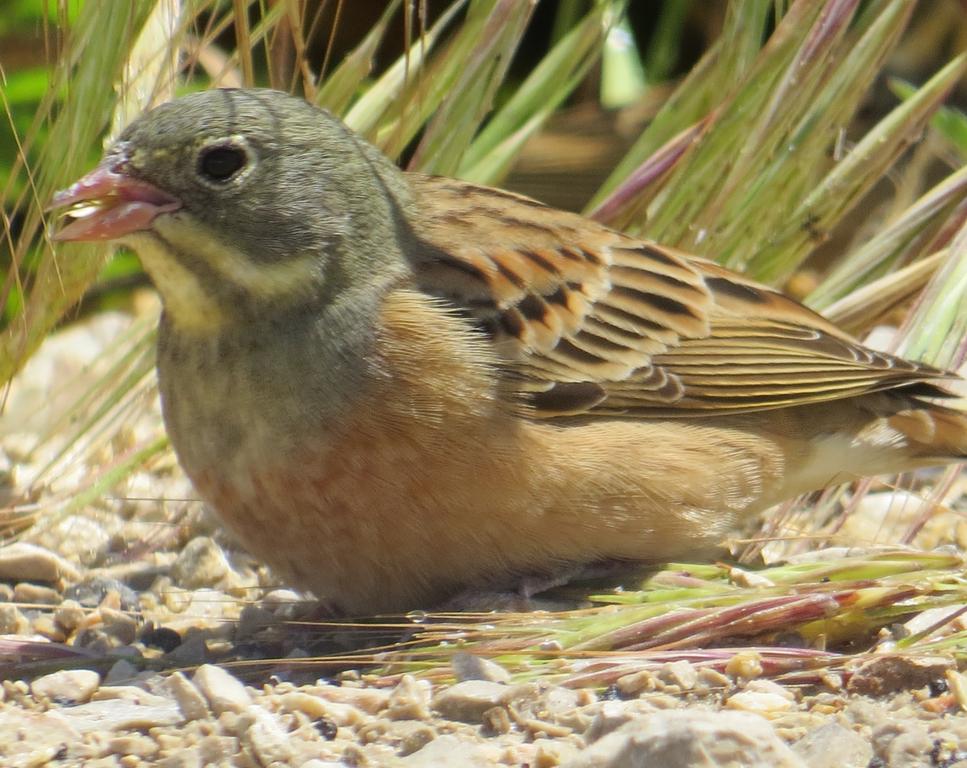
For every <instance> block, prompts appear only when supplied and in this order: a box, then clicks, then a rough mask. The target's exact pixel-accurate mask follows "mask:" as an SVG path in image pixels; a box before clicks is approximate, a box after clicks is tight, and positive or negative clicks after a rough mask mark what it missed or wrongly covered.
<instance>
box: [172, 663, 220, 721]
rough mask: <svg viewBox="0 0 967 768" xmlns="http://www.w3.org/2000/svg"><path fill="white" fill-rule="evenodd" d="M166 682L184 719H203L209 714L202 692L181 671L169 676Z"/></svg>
mask: <svg viewBox="0 0 967 768" xmlns="http://www.w3.org/2000/svg"><path fill="white" fill-rule="evenodd" d="M167 684H168V690H169V691H171V695H172V696H174V697H175V701H176V702H178V708H179V709H180V710H181V714H182V715H184V716H185V719H186V720H203V719H205V718H207V717H208V716H209V714H210V713H209V710H208V702H207V701H206V700H205V697H204V696H203V695H202V692H201V691H199V690H198V688H197V686H195V684H194V683H192V682H191V681H190V680H189V679H188V678H187V677H185V675H184V674H183V673H181V672H175V673H174V674H172V675H171V676H169V677H168V680H167Z"/></svg>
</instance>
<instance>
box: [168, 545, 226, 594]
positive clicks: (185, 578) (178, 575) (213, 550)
mask: <svg viewBox="0 0 967 768" xmlns="http://www.w3.org/2000/svg"><path fill="white" fill-rule="evenodd" d="M231 570H232V566H231V565H229V562H228V558H226V557H225V553H224V552H222V548H221V547H220V546H218V544H216V543H215V542H214V541H213V540H212V539H210V538H209V537H208V536H197V537H195V538H194V539H192V540H191V541H189V542H188V543H187V544H186V545H185V548H184V549H183V550H181V552H180V553H179V555H178V559H177V560H175V562H174V564H173V565H172V566H171V578H173V579H174V580H175V582H176V583H177V584H178V585H179V586H181V587H184V588H185V589H199V588H201V587H214V586H216V585H218V584H219V583H220V582H221V581H222V579H224V578H225V577H226V576H228V574H229V573H230V572H231Z"/></svg>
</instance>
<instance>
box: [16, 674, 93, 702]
mask: <svg viewBox="0 0 967 768" xmlns="http://www.w3.org/2000/svg"><path fill="white" fill-rule="evenodd" d="M100 684H101V676H100V675H99V674H97V672H94V671H93V670H90V669H64V670H61V671H60V672H52V673H51V674H49V675H44V676H43V677H38V678H37V679H36V680H34V681H33V682H32V683H31V684H30V692H31V693H32V694H33V695H34V696H37V697H44V698H46V699H48V700H50V701H54V702H57V703H61V704H81V703H83V702H85V701H90V698H91V696H92V695H93V694H94V691H96V690H97V688H98V686H99V685H100Z"/></svg>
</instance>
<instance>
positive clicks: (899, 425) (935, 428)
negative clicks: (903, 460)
mask: <svg viewBox="0 0 967 768" xmlns="http://www.w3.org/2000/svg"><path fill="white" fill-rule="evenodd" d="M888 421H889V423H890V426H891V427H893V428H894V429H896V430H897V431H899V432H901V433H902V434H904V435H906V437H907V438H908V439H909V440H910V442H911V443H912V444H913V446H914V447H915V449H916V450H917V452H918V453H919V454H920V455H921V456H922V457H923V458H925V459H930V460H934V459H936V460H941V461H942V460H946V461H958V460H960V461H964V460H967V411H960V410H955V409H953V408H944V407H942V406H938V405H933V406H930V407H929V408H917V409H910V410H904V411H900V412H898V413H895V414H893V415H892V416H891V417H889V419H888Z"/></svg>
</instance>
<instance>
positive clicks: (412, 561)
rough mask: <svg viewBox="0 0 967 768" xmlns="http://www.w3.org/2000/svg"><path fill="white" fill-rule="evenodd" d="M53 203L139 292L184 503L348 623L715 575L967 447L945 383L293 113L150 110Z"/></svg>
mask: <svg viewBox="0 0 967 768" xmlns="http://www.w3.org/2000/svg"><path fill="white" fill-rule="evenodd" d="M52 208H54V209H58V210H60V211H62V212H63V214H64V218H65V220H66V221H67V223H66V225H62V226H61V228H60V229H59V231H57V232H56V234H55V236H54V238H55V239H56V240H57V241H59V242H71V241H102V242H112V243H116V244H121V245H124V246H126V247H129V248H130V249H132V250H133V251H135V252H136V253H137V255H138V256H139V258H140V260H141V262H142V264H143V266H144V268H145V270H146V272H147V273H148V275H149V277H150V278H151V280H152V282H153V283H154V285H155V287H156V288H157V290H158V292H159V294H160V297H161V302H162V313H161V316H160V320H159V331H158V350H157V374H158V383H159V390H160V394H161V399H162V408H163V416H164V421H165V425H166V429H167V432H168V434H169V436H170V441H171V444H172V446H173V447H174V450H175V453H176V455H177V457H178V460H179V462H180V464H181V466H182V467H183V468H184V470H185V472H186V474H187V475H188V476H189V478H190V479H191V481H192V482H193V484H194V486H195V488H196V489H197V491H198V492H199V494H200V496H201V497H202V498H203V499H204V500H205V501H206V502H207V503H208V505H209V506H210V507H211V508H212V509H213V510H214V511H215V513H216V514H217V516H218V518H219V519H220V520H221V521H222V522H223V524H224V525H225V526H226V527H227V528H228V529H229V530H230V531H231V532H232V533H233V534H234V535H235V536H236V537H237V538H238V540H240V542H241V543H242V544H243V545H244V546H245V547H246V548H247V549H248V550H249V552H250V553H251V554H252V555H253V556H255V557H257V558H259V559H261V560H262V561H264V562H265V563H266V564H268V565H269V566H270V567H271V568H272V569H273V571H274V572H275V573H276V574H277V575H278V576H279V577H280V578H282V579H283V580H285V581H286V582H287V583H289V584H290V585H291V586H293V587H297V588H300V589H305V590H308V591H311V592H312V593H313V594H314V595H315V596H316V597H317V598H319V599H321V600H323V601H325V602H326V603H327V604H328V605H331V606H333V608H334V609H335V610H338V611H341V612H343V613H346V614H374V613H381V612H384V613H385V612H396V611H406V610H411V609H420V608H428V607H433V606H436V605H440V604H446V601H447V600H449V599H452V598H454V596H458V595H460V594H462V593H465V592H467V591H468V590H469V591H472V590H474V589H481V590H486V589H490V588H491V587H493V588H497V587H503V586H507V585H510V586H513V585H514V584H519V583H523V582H526V580H527V579H531V578H533V579H538V580H540V579H545V578H546V579H549V580H552V579H554V578H555V576H556V574H562V573H568V572H569V569H573V568H579V567H582V566H587V565H593V564H595V563H623V562H632V563H638V562H643V563H649V562H662V561H669V560H674V559H680V558H685V557H708V556H710V554H709V553H715V552H717V551H718V549H717V547H719V546H720V545H721V543H722V542H723V540H725V539H726V538H727V536H728V535H729V534H730V533H731V532H732V531H734V530H736V528H737V527H738V526H740V525H741V524H742V523H743V521H748V520H749V519H750V518H751V517H752V516H754V515H756V514H759V513H761V512H763V511H764V510H766V509H768V508H769V507H771V506H773V505H775V504H777V503H779V502H781V501H783V500H786V499H790V498H792V497H795V496H797V495H799V494H801V493H804V492H807V491H811V490H815V489H819V488H822V487H825V486H828V485H830V484H832V483H836V482H842V481H844V480H850V479H855V478H857V477H860V476H866V475H876V474H886V473H895V472H899V471H904V470H909V469H911V468H917V467H924V466H929V465H940V464H946V463H951V462H958V461H963V460H964V459H965V458H967V414H965V413H964V412H963V411H961V410H957V409H956V408H954V407H950V406H949V400H948V401H947V402H948V404H947V405H945V404H944V402H945V398H949V397H951V386H954V385H956V384H957V383H958V382H959V381H962V380H961V379H959V378H958V377H957V376H956V375H955V374H953V373H950V372H947V371H944V370H940V369H938V368H934V367H931V366H929V365H926V364H923V363H918V362H913V361H910V360H905V359H902V358H900V357H897V356H894V355H891V354H887V353H885V352H880V351H875V350H873V349H870V348H868V347H865V346H863V345H862V344H861V343H859V342H858V341H856V340H855V339H853V338H852V337H850V336H849V335H847V334H846V333H844V332H843V331H841V330H839V329H838V328H837V327H836V326H835V325H834V324H832V323H831V322H829V321H828V320H826V319H824V318H823V317H822V316H820V315H819V314H817V313H816V312H813V311H811V310H810V309H808V308H806V307H805V306H803V305H802V304H800V303H798V302H797V301H795V300H793V299H791V298H789V297H787V296H785V295H784V294H782V293H781V292H780V291H778V290H775V289H773V288H770V287H768V286H765V285H762V284H759V283H757V282H755V281H754V280H752V279H749V278H747V277H744V276H742V275H740V274H739V273H737V272H733V271H731V270H728V269H726V268H724V267H722V266H719V265H718V264H716V263H715V262H714V261H712V260H709V259H706V258H701V257H698V256H693V255H690V254H688V253H686V252H683V251H681V250H678V249H675V248H671V247H665V246H663V245H660V244H658V243H656V242H652V241H649V240H646V239H641V238H638V237H633V236H630V235H628V234H623V233H622V232H619V231H616V230H614V229H610V228H608V227H607V226H605V225H603V224H600V223H598V222H595V221H593V220H590V219H588V218H585V217H583V216H581V215H579V214H576V213H571V212H566V211H561V210H556V209H553V208H551V207H548V206H546V205H543V204H542V203H540V202H538V201H536V200H533V199H530V198H527V197H524V196H521V195H518V194H514V193H511V192H507V191H503V190H499V189H495V188H489V187H485V186H480V185H476V184H472V183H468V182H465V181H459V180H456V179H452V178H445V177H435V176H428V175H422V174H419V173H415V172H404V171H402V170H401V169H400V168H398V167H397V166H396V165H395V164H394V163H393V162H392V161H391V160H389V159H388V158H387V157H386V156H385V155H383V154H382V153H381V152H380V151H379V150H378V149H377V148H375V147H374V146H373V145H371V144H370V143H368V142H367V141H365V140H364V139H363V138H361V137H360V136H358V135H357V134H355V133H354V132H353V131H351V130H350V129H349V128H348V127H347V126H346V125H345V124H344V123H342V122H341V121H340V120H339V119H338V118H336V117H334V116H333V115H332V114H330V113H328V112H326V111H324V110H322V109H320V108H318V107H316V106H314V105H312V104H310V103H308V102H306V101H305V100H303V99H301V98H299V97H297V96H293V95H289V94H286V93H282V92H278V91H273V90H269V89H213V90H206V91H201V92H197V93H192V94H189V95H186V96H183V97H181V98H179V99H176V100H173V101H170V102H167V103H165V104H162V105H160V106H157V107H155V108H154V109H152V110H150V111H147V112H146V113H145V114H143V115H142V116H140V117H139V118H137V119H136V120H134V121H133V122H132V123H131V124H130V125H129V126H128V127H127V128H126V129H125V130H124V131H123V133H122V134H121V135H120V136H119V138H118V139H117V141H115V142H114V143H113V145H111V146H110V148H109V149H108V150H107V151H106V153H105V155H104V157H103V160H102V161H101V162H100V163H99V164H98V165H97V166H96V167H95V168H94V169H93V170H92V171H91V172H89V173H88V174H87V175H86V176H84V177H83V178H81V179H80V180H79V181H77V182H76V183H74V184H73V185H71V186H70V187H68V188H66V189H65V190H63V191H61V192H59V193H57V194H56V195H55V196H54V198H53V202H52Z"/></svg>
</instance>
